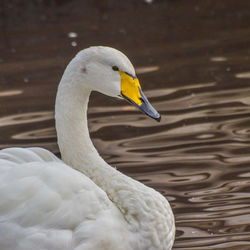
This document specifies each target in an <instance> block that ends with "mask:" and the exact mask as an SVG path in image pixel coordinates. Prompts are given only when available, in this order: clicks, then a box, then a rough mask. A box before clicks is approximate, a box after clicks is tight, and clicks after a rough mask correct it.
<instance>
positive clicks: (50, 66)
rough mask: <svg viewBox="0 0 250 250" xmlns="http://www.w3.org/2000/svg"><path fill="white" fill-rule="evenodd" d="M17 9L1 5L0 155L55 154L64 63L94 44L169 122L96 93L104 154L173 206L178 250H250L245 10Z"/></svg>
mask: <svg viewBox="0 0 250 250" xmlns="http://www.w3.org/2000/svg"><path fill="white" fill-rule="evenodd" d="M21 2H22V1H15V0H12V1H7V0H2V1H1V6H0V8H1V11H0V148H5V147H9V146H42V147H45V148H47V149H49V150H52V151H53V152H55V153H58V147H57V144H56V136H55V129H54V120H53V108H54V99H55V93H56V89H57V85H58V82H59V80H60V77H61V74H62V72H63V70H64V68H65V65H66V64H67V63H68V61H69V60H70V58H72V57H73V56H74V54H75V53H76V52H77V51H78V50H80V49H82V48H85V47H88V46H89V45H109V46H113V47H116V48H118V49H120V50H122V51H123V52H125V53H126V54H127V55H128V56H129V58H130V59H131V60H132V62H133V63H134V65H135V66H136V69H137V72H138V76H139V78H140V81H141V84H142V87H143V89H144V92H145V93H146V95H147V96H148V97H149V99H150V101H151V102H152V103H153V105H154V106H155V107H156V109H157V110H158V111H159V112H160V113H161V114H162V122H161V123H156V122H155V121H153V120H151V119H149V118H148V117H145V116H144V115H143V114H141V113H139V112H138V111H136V110H134V109H133V108H132V107H131V106H129V105H128V104H127V103H126V102H124V101H119V100H115V99H111V98H109V97H105V96H103V95H100V94H96V93H95V94H93V95H92V97H93V98H92V99H91V102H90V108H89V127H90V131H91V136H92V138H93V141H94V143H95V145H96V147H97V148H98V150H99V152H100V153H101V155H102V156H103V157H104V158H105V159H106V160H107V161H108V162H109V163H110V164H112V165H113V166H116V167H117V168H118V169H119V170H121V171H122V172H123V173H126V174H127V175H130V176H132V177H133V178H136V179H137V180H139V181H142V182H144V183H145V184H147V185H149V186H152V187H154V188H155V189H157V190H159V191H160V192H162V193H163V194H164V195H165V196H166V197H167V198H168V199H169V201H170V203H171V205H172V207H173V210H174V213H175V217H176V225H177V235H176V241H175V245H174V249H204V250H205V249H250V194H249V192H250V164H249V163H250V2H249V1H245V0H241V1H240V0H238V1H234V0H232V1H231V0H220V1H213V0H211V1H206V0H202V1H201V0H200V1H193V0H189V1H187V0H172V1H171V0H169V1H160V0H158V1H156V0H155V1H152V3H147V2H150V1H115V0H109V1H107V2H106V3H104V2H103V1H80V0H79V1H59V0H57V1H43V0H40V1H38V0H37V1H35V0H33V1H26V3H21ZM23 2H24V1H23Z"/></svg>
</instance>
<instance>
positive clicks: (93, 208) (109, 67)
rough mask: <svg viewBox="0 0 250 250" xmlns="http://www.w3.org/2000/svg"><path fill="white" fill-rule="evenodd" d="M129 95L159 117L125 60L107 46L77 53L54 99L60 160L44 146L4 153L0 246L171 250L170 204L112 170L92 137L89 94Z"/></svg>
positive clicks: (12, 249)
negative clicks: (88, 120)
mask: <svg viewBox="0 0 250 250" xmlns="http://www.w3.org/2000/svg"><path fill="white" fill-rule="evenodd" d="M93 90H94V91H99V92H101V93H104V94H106V95H109V96H113V97H119V98H124V99H126V100H128V101H129V102H130V103H131V104H132V105H135V106H137V107H138V108H139V109H140V110H141V111H142V112H144V113H145V114H146V115H148V116H150V117H152V118H154V119H156V120H158V121H159V120H160V116H159V114H158V113H157V111H155V109H154V108H153V107H152V106H151V105H150V103H149V102H148V100H147V98H146V97H145V96H144V94H143V92H142V91H141V87H140V84H139V81H138V79H137V77H136V76H135V70H134V68H133V66H132V64H131V62H130V61H129V60H128V58H127V57H126V56H125V55H124V54H122V53H121V52H119V51H117V50H115V49H113V48H109V47H90V48H88V49H85V50H83V51H80V52H79V53H78V54H77V55H76V57H75V58H73V59H72V61H71V62H70V64H69V65H68V66H67V68H66V70H65V72H64V74H63V77H62V80H61V82H60V84H59V87H58V92H57V98H56V109H55V110H56V112H55V119H56V130H57V137H58V145H59V148H60V151H61V155H62V160H60V159H59V158H57V157H56V156H55V155H54V154H52V153H51V152H49V151H47V150H46V149H42V148H7V149H3V150H0V249H5V250H59V249H60V250H168V249H171V248H172V245H173V242H174V236H175V224H174V216H173V213H172V210H171V207H170V205H169V203H168V201H167V200H166V199H165V198H164V197H163V196H162V195H161V194H160V193H158V192H157V191H155V190H154V189H152V188H149V187H147V186H145V185H143V184H142V183H140V182H138V181H136V180H133V179H132V178H130V177H128V176H125V175H123V174H122V173H120V172H119V171H117V170H116V169H114V168H112V167H111V166H109V165H108V164H107V163H106V162H105V161H104V160H103V159H102V158H101V157H100V155H99V154H98V152H97V151H96V149H95V147H94V146H93V144H92V142H91V139H90V137H89V132H88V126H87V104H88V99H89V95H90V93H91V91H93Z"/></svg>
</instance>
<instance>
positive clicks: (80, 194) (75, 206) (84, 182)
mask: <svg viewBox="0 0 250 250" xmlns="http://www.w3.org/2000/svg"><path fill="white" fill-rule="evenodd" d="M0 197H1V199H0V235H1V237H0V249H13V250H36V249H37V250H45V249H50V250H59V249H60V250H71V249H74V250H88V249H109V250H111V249H120V248H119V242H121V240H123V237H127V236H126V230H125V228H126V225H125V222H124V219H123V218H122V215H121V213H120V211H119V210H118V209H117V208H116V207H115V206H114V204H113V203H112V202H111V201H110V200H109V198H108V197H107V195H106V193H105V192H104V191H103V190H102V189H100V188H99V187H98V186H97V185H96V184H95V183H94V182H93V181H92V180H90V179H89V178H88V177H86V176H85V175H83V174H82V173H80V172H78V171H76V170H74V169H72V168H71V167H69V166H67V165H66V164H64V163H63V162H62V161H61V160H60V159H58V158H57V157H56V156H55V155H53V154H52V153H50V152H49V151H47V150H45V149H41V148H27V149H24V148H22V149H20V148H10V149H5V150H0ZM107 232H108V233H107ZM112 235H113V236H112ZM117 235H118V237H117ZM109 237H113V238H112V239H109ZM121 249H126V248H121ZM127 249H129V248H127Z"/></svg>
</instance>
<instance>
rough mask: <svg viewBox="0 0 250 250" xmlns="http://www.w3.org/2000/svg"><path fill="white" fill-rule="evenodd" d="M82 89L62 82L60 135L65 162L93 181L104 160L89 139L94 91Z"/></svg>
mask: <svg viewBox="0 0 250 250" xmlns="http://www.w3.org/2000/svg"><path fill="white" fill-rule="evenodd" d="M71 79H72V78H71ZM79 86H80V85H77V84H76V83H70V82H69V83H68V82H67V81H65V79H64V77H63V78H62V80H61V83H60V84H59V87H58V92H57V97H56V108H55V120H56V131H57V138H58V146H59V149H60V152H61V156H62V160H63V161H64V162H65V163H66V164H68V165H69V166H71V167H73V168H75V169H77V170H79V171H80V172H82V173H84V174H85V175H87V176H89V177H90V178H91V177H92V176H93V174H94V172H95V171H94V169H93V168H95V166H97V165H98V164H103V162H104V160H103V159H102V158H101V157H100V155H99V154H98V152H97V150H96V149H95V147H94V145H93V143H92V141H91V139H90V136H89V129H88V122H87V108H88V101H89V96H90V93H91V90H90V89H88V88H86V87H84V86H81V87H79Z"/></svg>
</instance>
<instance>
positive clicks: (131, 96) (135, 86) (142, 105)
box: [119, 71, 161, 122]
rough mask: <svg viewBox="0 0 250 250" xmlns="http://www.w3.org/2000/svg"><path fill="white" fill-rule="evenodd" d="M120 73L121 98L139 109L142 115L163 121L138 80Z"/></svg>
mask: <svg viewBox="0 0 250 250" xmlns="http://www.w3.org/2000/svg"><path fill="white" fill-rule="evenodd" d="M119 73H120V76H121V94H120V96H121V97H123V98H124V99H125V100H127V101H128V102H129V103H130V104H132V105H133V106H135V107H137V108H138V109H139V110H140V111H141V112H142V113H144V114H146V115H148V116H149V117H151V118H153V119H155V120H156V121H158V122H159V121H160V120H161V116H160V114H159V113H158V112H157V111H156V110H155V109H154V108H153V106H152V105H151V104H150V102H149V101H148V99H147V97H146V96H145V95H144V93H143V92H142V90H141V85H140V83H139V80H138V78H137V77H134V76H132V75H130V74H128V73H126V72H122V71H119Z"/></svg>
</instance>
